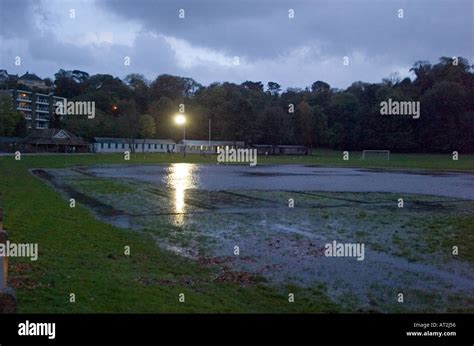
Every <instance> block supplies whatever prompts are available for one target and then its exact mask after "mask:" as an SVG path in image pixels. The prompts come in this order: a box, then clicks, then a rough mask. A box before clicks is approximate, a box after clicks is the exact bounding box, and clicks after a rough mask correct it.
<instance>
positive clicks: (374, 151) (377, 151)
mask: <svg viewBox="0 0 474 346" xmlns="http://www.w3.org/2000/svg"><path fill="white" fill-rule="evenodd" d="M365 153H387V161H390V150H362V160H365Z"/></svg>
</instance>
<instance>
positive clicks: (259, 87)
mask: <svg viewBox="0 0 474 346" xmlns="http://www.w3.org/2000/svg"><path fill="white" fill-rule="evenodd" d="M241 85H242V86H243V87H244V88H246V89H249V90H256V91H262V92H263V83H262V82H252V81H249V80H248V81H245V82H243V83H242V84H241Z"/></svg>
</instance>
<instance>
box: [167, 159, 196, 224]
mask: <svg viewBox="0 0 474 346" xmlns="http://www.w3.org/2000/svg"><path fill="white" fill-rule="evenodd" d="M196 169H197V166H196V165H195V164H190V163H174V164H172V165H170V166H169V167H168V168H167V169H166V173H165V177H164V181H165V183H166V186H167V187H169V188H171V189H173V190H174V208H173V209H174V210H173V211H174V213H175V214H174V220H173V222H174V223H175V225H176V226H182V225H183V224H184V214H185V213H186V212H187V210H186V203H185V199H186V190H187V189H191V188H195V187H196V186H197V181H196V180H197V178H196V174H195V171H196Z"/></svg>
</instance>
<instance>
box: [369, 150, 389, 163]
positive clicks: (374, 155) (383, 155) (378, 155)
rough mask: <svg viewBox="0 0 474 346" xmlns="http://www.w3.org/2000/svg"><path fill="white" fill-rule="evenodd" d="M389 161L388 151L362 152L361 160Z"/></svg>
mask: <svg viewBox="0 0 474 346" xmlns="http://www.w3.org/2000/svg"><path fill="white" fill-rule="evenodd" d="M377 159H384V160H387V161H388V160H390V150H363V151H362V160H377Z"/></svg>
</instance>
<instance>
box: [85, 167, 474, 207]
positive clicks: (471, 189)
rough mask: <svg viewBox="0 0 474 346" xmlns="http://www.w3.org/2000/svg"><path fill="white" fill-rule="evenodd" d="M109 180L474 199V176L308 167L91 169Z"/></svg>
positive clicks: (192, 186)
mask: <svg viewBox="0 0 474 346" xmlns="http://www.w3.org/2000/svg"><path fill="white" fill-rule="evenodd" d="M88 171H89V172H91V173H93V174H95V175H97V176H98V177H103V178H131V179H137V180H141V181H144V182H148V183H153V184H156V185H159V186H165V187H172V188H177V189H179V190H180V191H184V190H186V189H204V190H291V191H339V192H393V193H412V194H421V195H433V196H444V197H454V198H463V199H470V200H474V174H468V173H456V172H446V173H443V172H441V173H440V172H429V171H415V172H406V171H387V170H371V169H359V168H322V167H313V166H304V165H275V166H270V165H269V166H253V167H252V166H237V165H202V164H187V163H178V164H172V165H169V166H168V165H140V166H132V165H130V166H122V165H121V166H101V167H92V168H90V169H88Z"/></svg>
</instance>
